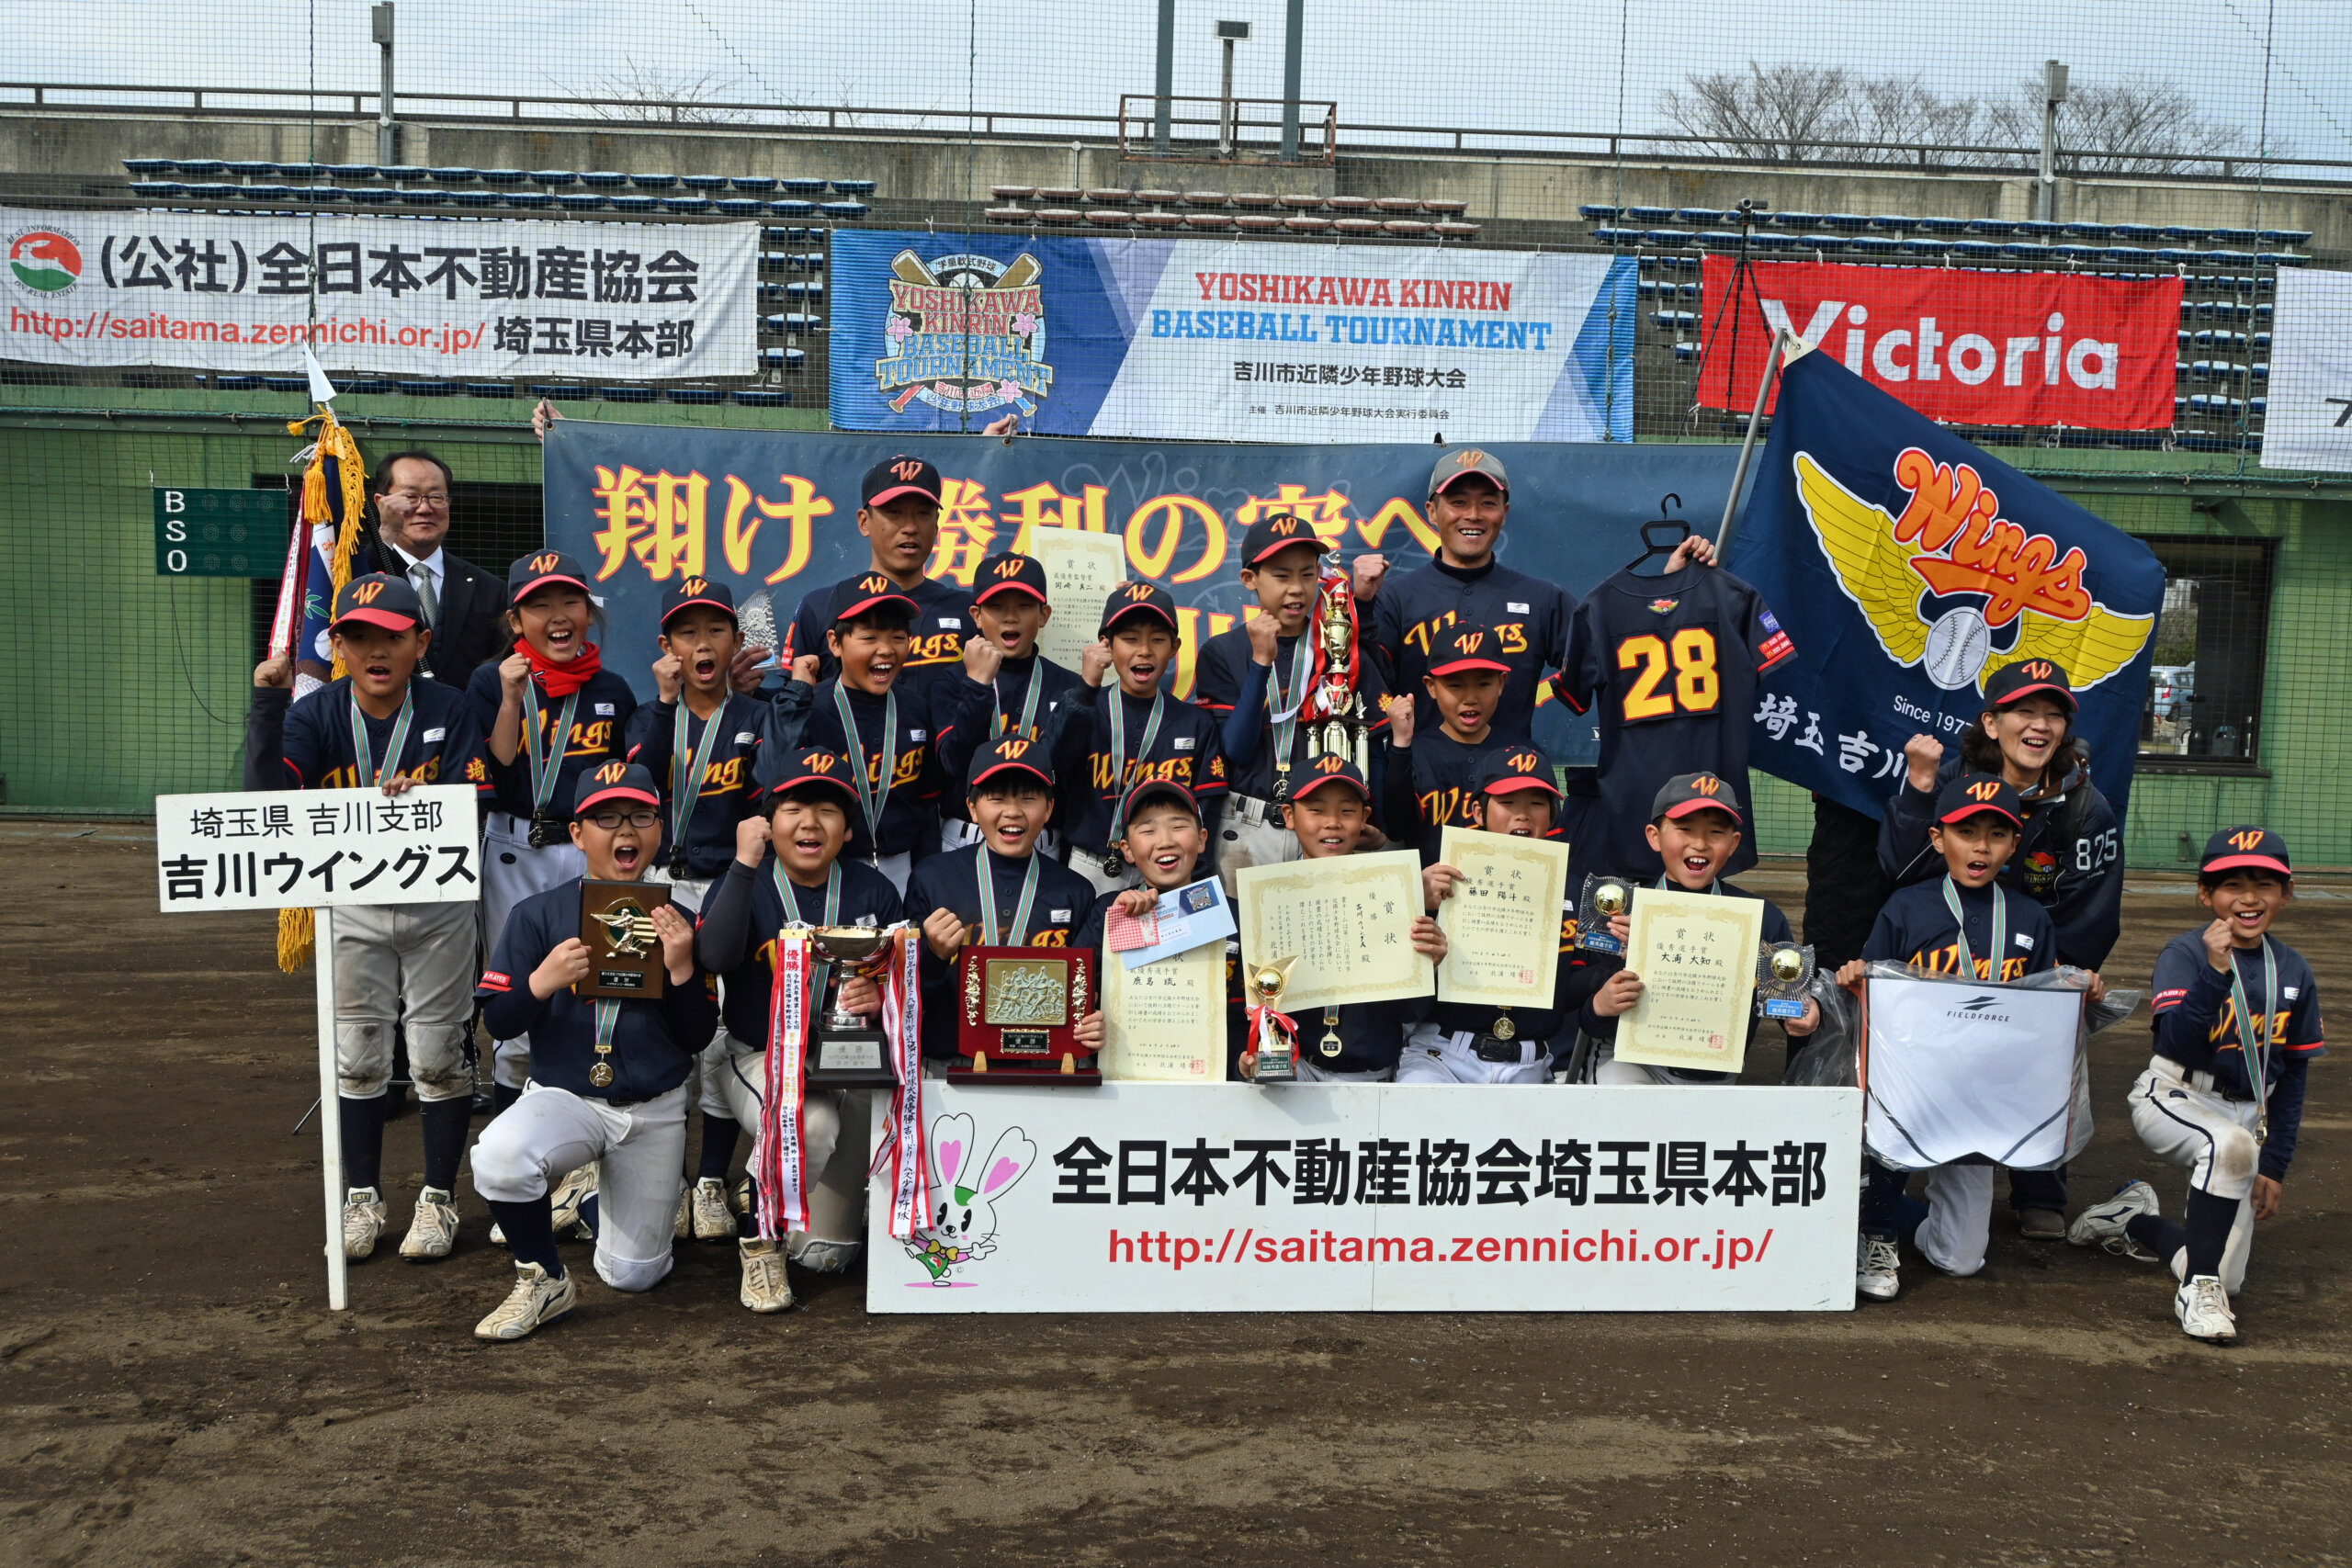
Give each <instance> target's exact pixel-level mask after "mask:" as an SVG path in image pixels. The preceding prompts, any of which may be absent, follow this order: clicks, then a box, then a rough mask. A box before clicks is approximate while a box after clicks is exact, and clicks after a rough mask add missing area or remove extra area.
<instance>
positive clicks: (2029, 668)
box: [1985, 659, 2076, 713]
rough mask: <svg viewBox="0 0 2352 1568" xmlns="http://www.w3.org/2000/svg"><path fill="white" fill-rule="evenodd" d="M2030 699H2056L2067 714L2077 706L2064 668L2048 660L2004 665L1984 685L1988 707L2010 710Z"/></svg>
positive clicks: (2073, 689)
mask: <svg viewBox="0 0 2352 1568" xmlns="http://www.w3.org/2000/svg"><path fill="white" fill-rule="evenodd" d="M2031 696H2048V697H2055V698H2057V699H2058V700H2059V701H2060V702H2062V703H2064V704H2065V705H2066V711H2067V712H2068V713H2073V712H2075V708H2076V704H2075V688H2074V687H2073V686H2071V685H2069V684H2068V683H2067V682H2066V671H2065V668H2064V666H2063V665H2060V664H2056V663H2053V662H2052V661H2051V660H2047V659H2021V660H2018V661H2017V662H2016V663H2015V664H2004V665H2002V666H2001V667H2000V668H1999V669H1998V670H1996V671H1993V673H1992V675H1991V677H1990V678H1988V679H1987V680H1986V681H1985V705H1986V706H1987V707H1996V708H1998V707H2007V706H2008V705H2010V704H2011V703H2014V702H2017V701H2018V700H2020V699H2021V698H2025V697H2031Z"/></svg>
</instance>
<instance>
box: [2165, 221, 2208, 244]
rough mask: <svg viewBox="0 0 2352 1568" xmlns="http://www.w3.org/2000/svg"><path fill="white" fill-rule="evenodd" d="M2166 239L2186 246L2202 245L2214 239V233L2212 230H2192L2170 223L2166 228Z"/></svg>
mask: <svg viewBox="0 0 2352 1568" xmlns="http://www.w3.org/2000/svg"><path fill="white" fill-rule="evenodd" d="M2164 237H2165V239H2167V240H2172V241H2175V242H2177V243H2181V244H2184V245H2188V244H2197V245H2201V244H2203V243H2205V242H2206V241H2208V240H2210V239H2211V238H2212V237H2213V231H2211V230H2210V229H2191V228H2187V227H2184V226H2182V225H2180V224H2177V223H2168V224H2166V225H2165V230H2164Z"/></svg>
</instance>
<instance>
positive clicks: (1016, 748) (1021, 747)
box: [996, 740, 1029, 762]
mask: <svg viewBox="0 0 2352 1568" xmlns="http://www.w3.org/2000/svg"><path fill="white" fill-rule="evenodd" d="M996 750H997V755H998V756H1000V757H1002V758H1003V759H1004V760H1005V761H1008V762H1017V761H1020V760H1021V759H1022V758H1023V756H1024V755H1026V754H1027V752H1028V750H1029V742H1028V741H1026V740H1001V741H999V742H998V743H997V748H996Z"/></svg>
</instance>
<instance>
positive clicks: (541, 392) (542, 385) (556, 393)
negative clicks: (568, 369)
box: [531, 381, 581, 399]
mask: <svg viewBox="0 0 2352 1568" xmlns="http://www.w3.org/2000/svg"><path fill="white" fill-rule="evenodd" d="M580 393H581V389H580V388H579V387H576V386H571V385H569V384H567V383H564V382H560V381H534V382H533V383H531V396H533V397H535V398H548V399H553V398H576V397H578V396H579V395H580Z"/></svg>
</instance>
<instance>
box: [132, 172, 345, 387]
mask: <svg viewBox="0 0 2352 1568" xmlns="http://www.w3.org/2000/svg"><path fill="white" fill-rule="evenodd" d="M172 166H173V167H174V168H175V170H177V171H178V172H179V173H181V174H183V175H190V176H192V177H194V178H196V179H200V180H217V179H219V178H220V176H221V175H225V174H227V173H228V172H229V165H228V164H224V163H222V162H221V161H220V159H218V158H180V159H177V160H175V162H174V163H173V165H172ZM375 172H376V171H375V170H373V169H370V170H368V173H369V174H371V175H372V174H374V173H375ZM308 385H309V383H307V382H305V383H304V386H305V388H307V387H308Z"/></svg>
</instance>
